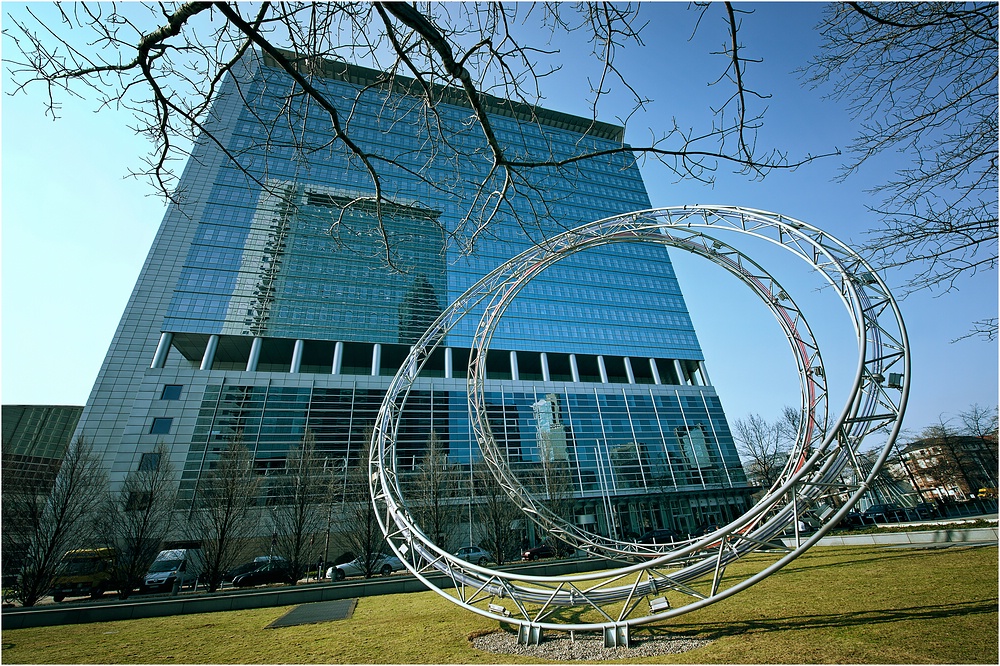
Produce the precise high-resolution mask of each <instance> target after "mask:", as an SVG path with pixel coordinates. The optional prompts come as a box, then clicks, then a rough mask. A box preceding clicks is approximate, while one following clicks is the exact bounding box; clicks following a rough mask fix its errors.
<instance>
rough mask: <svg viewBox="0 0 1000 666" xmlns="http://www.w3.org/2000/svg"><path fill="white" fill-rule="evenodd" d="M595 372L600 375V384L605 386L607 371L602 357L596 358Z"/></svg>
mask: <svg viewBox="0 0 1000 666" xmlns="http://www.w3.org/2000/svg"><path fill="white" fill-rule="evenodd" d="M597 371H598V372H600V373H601V383H602V384H607V383H608V369H607V368H606V367H604V357H603V356H598V357H597Z"/></svg>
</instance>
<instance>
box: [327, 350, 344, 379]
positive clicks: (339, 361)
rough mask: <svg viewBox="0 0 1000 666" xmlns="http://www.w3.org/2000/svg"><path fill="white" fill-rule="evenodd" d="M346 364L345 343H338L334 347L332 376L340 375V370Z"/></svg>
mask: <svg viewBox="0 0 1000 666" xmlns="http://www.w3.org/2000/svg"><path fill="white" fill-rule="evenodd" d="M343 364H344V343H343V342H337V344H335V345H334V346H333V368H332V370H331V373H330V374H333V375H339V374H340V368H341V366H342V365H343Z"/></svg>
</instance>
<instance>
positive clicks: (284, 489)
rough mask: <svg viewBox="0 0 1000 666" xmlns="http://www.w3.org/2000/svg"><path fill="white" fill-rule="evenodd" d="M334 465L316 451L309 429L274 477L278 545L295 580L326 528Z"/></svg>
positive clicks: (271, 495) (273, 518) (273, 511)
mask: <svg viewBox="0 0 1000 666" xmlns="http://www.w3.org/2000/svg"><path fill="white" fill-rule="evenodd" d="M331 481H332V479H331V469H330V468H329V466H328V465H327V464H326V459H325V458H323V457H321V456H319V455H318V454H317V451H316V438H315V436H313V434H312V431H310V430H306V433H305V436H304V437H303V438H302V442H301V443H300V444H299V445H298V446H296V447H295V448H293V449H291V450H290V451H289V452H288V457H287V458H286V459H285V468H284V469H283V470H282V472H281V473H280V474H278V475H276V476H274V477H273V478H272V480H271V489H270V492H269V501H270V503H271V521H272V524H273V526H274V534H275V542H276V543H275V548H276V551H277V553H276V554H278V555H280V556H282V557H284V558H285V560H287V562H288V568H289V572H290V573H291V574H292V577H293V578H294V579H295V580H298V579H299V578H301V577H302V575H303V574H304V573H305V571H306V569H307V566H308V564H309V562H310V558H311V556H312V555H313V554H314V553H313V552H312V550H311V548H310V546H311V545H312V544H313V543H314V540H315V536H316V534H318V533H321V532H322V531H323V530H324V529H325V528H326V523H327V515H328V513H329V508H328V504H329V501H330V495H331V492H332V484H331Z"/></svg>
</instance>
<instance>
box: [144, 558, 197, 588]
mask: <svg viewBox="0 0 1000 666" xmlns="http://www.w3.org/2000/svg"><path fill="white" fill-rule="evenodd" d="M204 564H205V558H204V556H203V555H202V552H201V548H173V549H170V550H161V551H160V554H159V555H157V556H156V559H155V560H153V563H152V564H151V565H149V571H147V572H146V577H145V579H144V580H143V582H142V590H143V591H144V592H172V593H174V594H176V593H177V592H179V591H180V590H181V588H183V587H186V586H190V587H197V585H198V578H199V577H200V576H201V574H202V572H203V570H204V568H205V567H204Z"/></svg>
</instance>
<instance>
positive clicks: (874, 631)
mask: <svg viewBox="0 0 1000 666" xmlns="http://www.w3.org/2000/svg"><path fill="white" fill-rule="evenodd" d="M997 565H998V562H997V549H996V548H995V547H990V548H963V547H952V548H948V549H940V550H912V549H890V548H876V547H844V548H829V547H821V548H813V549H812V550H810V551H809V552H808V553H806V554H805V555H804V556H802V557H801V558H799V559H798V560H796V561H795V562H793V563H792V564H790V565H789V566H787V567H786V568H785V569H784V570H782V571H781V572H779V573H778V574H776V575H774V576H771V577H770V578H768V579H767V580H765V581H763V582H761V583H759V584H758V585H756V586H754V587H752V588H750V589H749V590H746V591H744V592H742V593H740V594H737V595H735V596H733V597H732V598H730V599H727V600H724V601H722V602H719V603H717V604H713V605H711V606H709V607H707V608H705V609H702V610H700V611H696V612H693V613H689V614H687V615H683V616H681V617H679V618H676V619H675V621H674V622H672V623H664V624H662V625H656V626H654V627H652V628H651V629H644V630H639V631H638V632H637V633H636V635H639V636H641V635H643V633H642V632H645V631H653V632H655V633H657V634H683V635H690V636H699V637H703V638H710V639H713V640H714V642H713V643H711V644H710V645H708V646H706V647H703V648H700V649H698V650H693V651H691V652H688V653H685V654H679V655H669V656H663V657H658V658H650V659H634V658H633V659H629V660H628V661H629V662H630V663H702V664H729V663H740V664H754V663H769V664H777V663H781V664H791V663H892V664H909V663H969V664H996V663H997V659H998V654H997V639H998V629H997V627H998V625H997V622H998V617H997V605H998V598H997ZM288 610H289V608H288V607H283V608H269V609H264V610H248V611H232V612H228V613H210V614H202V615H187V616H177V617H169V618H155V619H145V620H129V621H121V622H109V623H103V624H81V625H69V626H63V627H40V628H35V629H18V630H12V631H5V632H3V639H2V640H3V652H2V655H0V657H2V661H3V663H5V664H15V663H191V664H198V663H218V664H233V663H262V664H264V663H410V664H449V663H462V664H477V663H538V662H539V661H540V660H538V659H530V658H524V657H515V656H500V655H493V654H488V653H483V652H479V651H477V650H475V649H474V648H472V647H471V645H470V643H469V640H468V639H469V637H470V635H472V634H475V633H481V632H483V631H489V630H493V629H496V628H497V625H496V623H494V622H491V621H489V620H487V619H485V618H480V617H479V616H476V615H473V614H471V613H467V612H465V611H463V610H462V609H461V608H459V607H457V606H455V605H454V604H451V603H449V602H447V601H445V600H444V599H441V598H440V597H439V596H437V595H436V594H434V593H432V592H423V593H418V594H408V595H389V596H382V597H367V598H362V599H360V600H359V602H358V606H357V609H356V610H355V613H354V616H353V617H352V618H351V619H349V620H342V621H336V622H325V623H321V624H314V625H305V626H298V627H288V628H282V629H265V627H266V626H267V625H268V624H269V623H271V622H272V621H273V620H274V619H276V618H278V617H280V616H281V615H283V614H284V613H286V612H287V611H288Z"/></svg>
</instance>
